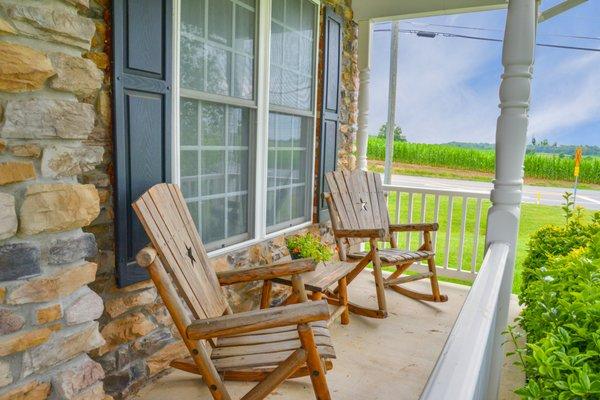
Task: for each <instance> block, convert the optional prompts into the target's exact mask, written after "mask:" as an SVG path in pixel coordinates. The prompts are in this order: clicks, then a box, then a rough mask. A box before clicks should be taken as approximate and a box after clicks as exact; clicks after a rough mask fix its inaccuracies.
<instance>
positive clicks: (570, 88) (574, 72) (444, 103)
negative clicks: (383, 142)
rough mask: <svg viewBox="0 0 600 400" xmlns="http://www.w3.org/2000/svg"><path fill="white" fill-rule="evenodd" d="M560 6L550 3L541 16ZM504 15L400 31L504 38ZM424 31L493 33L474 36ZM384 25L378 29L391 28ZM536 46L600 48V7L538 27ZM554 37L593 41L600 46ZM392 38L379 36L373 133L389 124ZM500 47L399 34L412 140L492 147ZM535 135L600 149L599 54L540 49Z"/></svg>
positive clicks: (592, 3)
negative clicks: (486, 143) (424, 31)
mask: <svg viewBox="0 0 600 400" xmlns="http://www.w3.org/2000/svg"><path fill="white" fill-rule="evenodd" d="M556 3H558V1H557V0H553V1H548V0H547V1H545V2H544V4H543V7H542V8H543V9H546V8H548V7H550V6H552V5H554V4H556ZM505 19H506V10H499V11H490V12H483V13H471V14H459V15H451V16H442V17H433V18H423V19H416V20H406V21H402V22H401V24H400V29H413V30H414V29H416V30H427V31H442V32H450V33H458V34H463V35H471V36H484V37H491V38H502V36H503V30H504V24H505ZM424 24H441V25H454V26H456V25H460V26H467V27H478V28H485V29H491V30H493V31H484V30H468V29H458V28H448V27H439V26H427V25H424ZM389 27H390V25H389V24H380V25H377V26H376V27H375V29H376V30H377V29H385V28H389ZM538 35H539V36H538V43H552V44H561V45H571V46H579V47H591V48H597V49H600V0H589V1H588V2H587V3H584V4H583V5H580V6H579V7H577V8H575V9H572V10H570V11H568V12H566V13H564V14H561V15H559V16H557V17H555V18H553V19H551V20H548V21H546V22H544V23H541V24H540V25H539V29H538ZM556 35H574V36H591V37H596V38H599V40H585V39H574V38H564V37H561V36H556ZM389 41H390V33H389V32H387V31H386V32H377V31H376V32H374V33H373V47H372V65H371V85H372V86H371V104H370V113H369V131H370V132H371V133H375V132H377V130H378V129H379V127H380V126H381V125H382V124H383V123H385V122H386V120H387V96H388V78H389V76H388V74H389ZM501 53H502V43H496V42H486V41H479V40H467V39H459V38H447V37H442V36H439V35H438V36H437V37H436V38H434V39H429V38H420V37H417V36H415V35H413V34H402V33H401V34H400V39H399V53H398V99H397V107H396V121H397V124H398V125H400V126H401V127H402V130H403V132H404V133H405V134H406V135H407V137H408V139H409V141H412V142H423V143H444V142H449V141H465V142H488V143H491V142H493V141H494V136H495V131H496V119H497V117H498V114H499V109H498V102H499V99H498V87H499V83H500V75H501V73H502V65H501ZM530 116H531V119H530V125H529V136H530V137H531V136H535V137H536V139H538V140H541V139H548V140H549V141H550V142H551V143H553V142H555V141H556V142H558V143H562V144H595V145H600V52H585V51H576V50H564V49H554V48H548V47H539V46H537V47H536V60H535V67H534V80H533V88H532V104H531V110H530Z"/></svg>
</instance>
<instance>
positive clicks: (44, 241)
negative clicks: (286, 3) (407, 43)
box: [0, 0, 358, 399]
mask: <svg viewBox="0 0 600 400" xmlns="http://www.w3.org/2000/svg"><path fill="white" fill-rule="evenodd" d="M323 3H324V5H323V6H325V5H330V6H332V7H333V8H334V9H335V11H336V12H338V13H339V14H340V15H342V16H343V17H344V21H345V22H344V41H343V42H344V43H343V59H342V66H343V73H342V106H341V110H340V113H341V117H340V120H341V124H340V125H341V126H340V135H339V138H340V142H339V143H340V144H339V149H338V167H339V168H347V169H354V168H355V164H356V159H355V157H354V154H353V153H354V151H355V138H356V119H357V98H358V69H357V59H356V52H357V50H356V45H357V26H356V24H355V23H354V22H352V10H351V7H350V0H326V1H324V2H323ZM24 7H26V8H27V10H24V9H23V8H24ZM57 13H58V14H57ZM63 14H64V15H63ZM57 16H60V17H61V18H67V19H68V20H69V21H71V20H72V21H76V22H77V23H74V24H66V23H60V21H61V19H60V18H56V17H57ZM63 21H64V20H63ZM107 21H111V15H110V2H109V0H45V1H44V2H40V1H35V0H22V1H19V0H0V49H1V47H2V46H5V47H4V48H5V49H6V48H10V47H11V46H12V53H11V54H16V55H15V56H14V58H13V59H10V60H8V61H6V60H7V59H6V57H2V59H0V205H1V206H2V207H1V208H0V217H1V218H0V398H2V396H3V395H5V394H6V393H11V394H14V393H28V391H35V393H36V394H37V393H40V394H39V396H38V397H37V398H40V399H44V398H46V397H49V396H54V397H52V398H57V399H62V398H76V397H77V396H76V395H81V396H83V397H81V398H85V399H103V398H104V396H105V392H106V393H107V394H108V395H112V396H114V398H117V399H118V398H125V397H127V396H129V395H130V394H132V393H134V392H135V391H137V390H138V389H139V388H140V387H142V386H144V385H145V384H146V383H147V382H148V381H149V380H150V379H152V378H154V377H156V376H159V375H160V374H162V373H164V372H165V371H166V369H167V368H168V364H169V362H170V361H171V360H172V359H174V358H178V357H181V356H186V350H185V348H184V346H183V344H182V342H181V341H180V340H179V338H178V334H177V332H176V329H175V328H174V326H173V325H172V321H171V319H170V317H169V315H168V313H167V311H166V308H165V307H164V305H163V304H162V302H161V301H160V299H159V298H158V297H157V293H156V290H155V288H154V287H153V284H152V282H150V281H143V282H140V283H137V284H135V285H132V286H129V287H126V288H123V289H119V288H117V286H116V279H115V277H116V271H115V252H114V251H115V239H114V225H113V211H114V210H113V197H112V193H113V192H112V187H113V183H114V181H113V176H112V171H113V158H112V153H113V148H112V146H113V144H112V140H111V137H112V130H111V100H110V98H111V96H110V87H111V82H110V71H109V68H110V65H109V64H110V62H109V61H110V58H109V56H108V54H110V40H109V39H110V28H111V27H110V22H107ZM51 23H55V24H56V25H55V26H46V25H44V24H51ZM321 41H322V40H321ZM4 43H7V44H4ZM7 46H8V47H7ZM18 46H22V47H23V49H21V48H20V47H18ZM3 53H4V51H3ZM55 53H58V54H59V55H55ZM60 54H64V55H60ZM70 57H72V58H70ZM85 60H91V61H90V62H87V61H85ZM6 62H8V63H9V67H7V68H1V67H2V66H3V63H6ZM5 65H6V64H5ZM61 71H62V72H61ZM65 71H68V73H65ZM321 75H322V74H319V79H322V76H321ZM320 97H321V96H320V94H319V99H320ZM30 99H36V100H35V101H34V100H30ZM40 99H41V100H40ZM26 101H30V103H27V102H26ZM17 106H20V107H21V110H22V111H20V113H19V112H18V110H19V108H18V107H17ZM318 110H320V107H318ZM42 113H43V114H42ZM67 116H68V118H66V117H67ZM25 117H27V118H29V119H28V121H43V123H42V122H40V124H39V126H35V124H33V125H32V124H31V123H30V122H28V125H27V129H24V128H23V127H21V128H19V127H18V126H19V125H18V124H19V123H20V124H24V122H25V121H24V120H23V118H25ZM52 117H54V119H52ZM19 118H21V121H19ZM13 126H17V127H13ZM316 129H317V134H316V139H317V146H318V140H319V137H318V132H319V129H320V128H319V124H317V127H316ZM316 158H317V159H318V158H319V155H318V153H317V157H316ZM318 170H319V169H318V168H315V171H318ZM315 173H318V172H315ZM315 181H316V182H318V179H316V180H315ZM39 183H52V184H57V183H60V184H62V185H64V186H60V187H58V186H50V187H47V186H44V187H40V186H39V185H38V184H39ZM35 189H37V190H35ZM55 193H58V194H55ZM71 199H74V201H76V203H75V204H78V207H72V206H70V205H71V204H73V203H71V202H66V201H64V200H71ZM51 200H52V201H51ZM42 204H43V205H48V204H52V207H54V209H53V210H52V212H51V213H49V214H50V215H48V216H46V217H41V216H40V215H39V214H36V212H38V211H39V210H40V207H41V206H42ZM3 213H4V214H3ZM28 216H30V217H31V218H29V217H28ZM53 216H56V218H52V217H53ZM67 217H69V218H70V219H68V221H71V222H69V223H66V224H65V223H64V222H63V223H61V221H64V219H65V218H67ZM50 224H55V225H52V226H50ZM17 229H19V231H18V234H17ZM304 231H311V232H313V233H315V234H318V235H319V236H321V237H322V239H323V240H324V241H325V242H327V243H330V244H331V245H332V246H333V236H332V234H331V232H330V229H329V227H328V226H327V225H322V226H319V225H317V224H315V225H313V226H311V227H310V228H308V229H304V230H303V231H302V232H304ZM287 257H289V254H288V251H287V249H286V246H285V238H284V237H283V236H280V237H277V238H274V239H271V240H268V241H265V242H263V243H260V244H257V245H253V246H251V247H248V248H245V249H242V250H238V251H235V252H231V253H229V254H227V255H224V256H221V257H218V258H215V259H213V265H214V267H215V269H217V270H224V269H231V268H240V267H244V266H248V265H254V264H264V263H271V262H275V261H278V260H281V259H284V258H287ZM6 260H8V261H6ZM15 260H23V261H22V262H21V263H19V264H18V265H17V267H18V268H17V267H15V264H14V262H15ZM86 260H87V261H86ZM6 263H8V264H6ZM6 265H8V267H7V266H6ZM9 267H10V268H9ZM15 271H18V272H15ZM15 274H16V275H15ZM61 274H62V275H61ZM62 276H64V277H63V278H59V277H62ZM49 279H50V280H49ZM47 282H56V283H57V284H59V285H58V287H59V288H60V289H56V290H51V291H50V294H48V295H47V297H45V298H44V299H38V300H36V299H30V298H28V297H27V296H30V295H31V293H32V288H33V289H35V288H37V290H34V292H36V293H37V292H38V291H39V292H43V293H47V292H48V291H47V290H42V289H43V288H44V287H46V286H47V285H45V284H46V283H47ZM87 284H89V287H90V288H91V289H92V290H93V291H91V290H89V289H88V287H87V286H86V285H87ZM36 285H37V286H36ZM259 289H260V284H258V283H250V284H241V285H236V286H234V287H231V288H227V294H228V297H229V302H230V304H231V305H232V307H233V308H234V309H235V310H237V311H242V310H249V309H252V308H255V307H256V306H257V304H258V301H259V297H260V290H259ZM286 290H287V288H284V287H276V288H275V295H274V298H273V302H274V303H277V302H278V301H280V299H281V298H282V297H283V296H284V295H285V291H286ZM95 320H97V322H96V321H95ZM5 321H8V322H6V323H4V322H5ZM6 326H8V327H10V331H5V328H4V327H6ZM98 332H100V334H98ZM75 333H79V334H80V336H81V337H84V338H85V340H81V342H83V343H84V344H83V345H82V346H81V348H77V349H74V350H73V351H72V352H66V351H65V348H67V347H68V346H70V343H75V342H76V341H75V340H72V339H73V337H74V336H73V335H75ZM85 335H87V336H85ZM21 337H23V338H25V339H24V341H21V340H16V342H18V343H25V344H24V345H21V344H19V345H16V346H15V345H11V344H13V343H15V339H17V338H21ZM77 343H80V342H77ZM86 352H88V354H89V355H86V354H85V353H86ZM44 353H52V354H54V353H56V354H68V356H65V359H49V357H48V356H44ZM92 359H93V361H92ZM36 360H37V361H36ZM32 362H33V364H35V366H36V367H31V368H33V369H31V368H30V367H29V364H27V363H32ZM100 366H101V368H100ZM30 369H31V370H32V371H33V372H32V373H31V374H30V375H28V373H29V371H30ZM64 371H71V372H73V371H75V372H77V371H91V372H90V373H89V374H87V373H79V374H77V373H74V372H73V373H62V372H64ZM65 379H71V380H74V382H75V385H70V386H69V385H63V384H62V382H65ZM68 382H69V381H67V383H68ZM68 387H72V388H75V389H76V390H75V389H74V390H75V392H74V393H71V392H68V393H67V392H65V391H66V390H67V389H68ZM65 388H67V389H65ZM13 392H14V393H13Z"/></svg>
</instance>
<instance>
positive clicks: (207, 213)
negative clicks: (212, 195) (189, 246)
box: [200, 199, 225, 244]
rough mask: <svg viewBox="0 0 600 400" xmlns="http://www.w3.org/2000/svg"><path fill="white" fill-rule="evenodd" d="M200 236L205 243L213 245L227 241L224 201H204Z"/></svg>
mask: <svg viewBox="0 0 600 400" xmlns="http://www.w3.org/2000/svg"><path fill="white" fill-rule="evenodd" d="M201 209H202V214H201V215H200V223H201V229H200V235H201V236H202V239H203V242H204V243H205V244H206V243H212V242H216V241H219V240H223V239H225V224H224V223H223V219H224V218H225V202H224V201H223V199H207V200H202V207H201Z"/></svg>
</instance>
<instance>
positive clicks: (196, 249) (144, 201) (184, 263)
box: [133, 183, 227, 318]
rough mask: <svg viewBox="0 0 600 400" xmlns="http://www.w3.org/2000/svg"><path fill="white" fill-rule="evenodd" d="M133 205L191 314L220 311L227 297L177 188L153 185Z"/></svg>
mask: <svg viewBox="0 0 600 400" xmlns="http://www.w3.org/2000/svg"><path fill="white" fill-rule="evenodd" d="M133 208H134V210H135V212H136V214H137V215H138V217H139V219H140V221H141V223H142V225H143V226H144V228H145V230H146V233H147V234H148V237H149V238H150V240H151V241H152V245H153V246H154V248H155V249H156V251H157V252H158V255H159V257H160V259H161V261H162V263H163V265H164V266H165V268H166V269H167V271H168V272H169V273H170V274H171V277H172V279H173V281H174V282H175V284H176V285H177V287H178V289H179V290H180V294H181V296H182V297H183V298H184V300H185V302H186V303H187V305H188V306H189V307H190V309H191V311H192V313H193V314H194V317H195V318H214V317H219V316H221V315H223V313H224V312H225V310H226V309H227V301H226V299H225V296H224V294H223V291H222V289H221V287H220V285H219V281H218V279H217V275H216V273H215V271H214V270H213V268H212V267H211V265H210V262H209V259H208V256H207V254H206V250H205V249H204V246H203V245H202V240H201V239H200V235H199V234H198V231H197V230H196V228H195V226H194V224H193V222H192V221H193V220H192V217H191V215H190V213H189V210H188V208H187V206H186V204H185V200H184V199H183V196H182V194H181V191H180V190H179V188H178V187H177V186H176V185H173V184H167V183H161V184H158V185H155V186H153V187H152V188H150V189H149V190H148V191H147V192H146V193H144V194H143V195H142V196H141V197H140V198H139V199H138V200H136V201H135V202H134V203H133Z"/></svg>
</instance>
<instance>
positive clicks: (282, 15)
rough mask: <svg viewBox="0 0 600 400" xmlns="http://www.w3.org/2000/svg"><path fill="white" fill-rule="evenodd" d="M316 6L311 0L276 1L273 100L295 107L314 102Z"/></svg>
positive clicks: (273, 21) (272, 53) (274, 14)
mask: <svg viewBox="0 0 600 400" xmlns="http://www.w3.org/2000/svg"><path fill="white" fill-rule="evenodd" d="M315 12H316V6H315V4H314V3H312V2H311V1H309V0H285V1H283V0H281V1H276V2H274V3H273V12H272V21H271V60H270V63H271V69H270V70H271V76H270V82H271V84H270V89H269V91H270V102H271V104H274V105H279V106H284V107H288V108H292V109H300V110H311V109H312V105H313V101H312V100H313V99H312V85H313V82H314V68H313V60H314V44H315V33H316V29H315V23H314V20H315Z"/></svg>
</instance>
